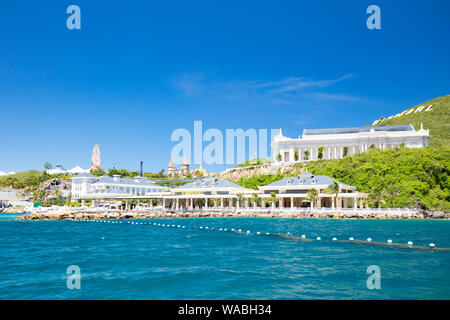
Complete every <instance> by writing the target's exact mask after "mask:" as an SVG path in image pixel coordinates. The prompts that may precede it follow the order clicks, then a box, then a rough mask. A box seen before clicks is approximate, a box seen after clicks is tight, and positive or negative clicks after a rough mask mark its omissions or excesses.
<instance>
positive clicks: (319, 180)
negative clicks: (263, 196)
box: [264, 172, 347, 187]
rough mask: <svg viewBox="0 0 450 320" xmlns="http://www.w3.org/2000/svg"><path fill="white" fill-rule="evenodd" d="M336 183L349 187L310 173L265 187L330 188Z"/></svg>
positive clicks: (287, 178)
mask: <svg viewBox="0 0 450 320" xmlns="http://www.w3.org/2000/svg"><path fill="white" fill-rule="evenodd" d="M313 181H314V183H313ZM334 181H336V182H337V183H339V185H341V186H347V185H346V184H345V183H342V182H340V181H338V180H335V179H332V178H330V177H328V176H316V175H313V174H311V173H309V172H305V173H302V174H300V175H298V176H296V177H286V178H284V179H281V180H278V181H275V182H272V183H270V184H268V185H266V186H264V187H285V186H314V185H326V186H328V185H330V184H332V183H333V182H334Z"/></svg>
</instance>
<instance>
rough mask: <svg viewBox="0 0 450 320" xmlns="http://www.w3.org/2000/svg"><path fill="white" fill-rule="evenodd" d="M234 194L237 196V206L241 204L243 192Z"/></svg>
mask: <svg viewBox="0 0 450 320" xmlns="http://www.w3.org/2000/svg"><path fill="white" fill-rule="evenodd" d="M236 196H237V197H238V201H237V207H238V208H239V207H240V206H241V201H242V198H243V197H244V194H243V193H236Z"/></svg>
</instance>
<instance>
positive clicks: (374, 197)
mask: <svg viewBox="0 0 450 320" xmlns="http://www.w3.org/2000/svg"><path fill="white" fill-rule="evenodd" d="M370 198H371V201H370V202H371V204H374V205H377V206H378V209H381V205H382V204H384V203H385V201H384V194H383V192H382V191H381V189H379V188H375V187H374V188H372V190H370Z"/></svg>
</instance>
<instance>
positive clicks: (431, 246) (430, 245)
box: [428, 243, 436, 248]
mask: <svg viewBox="0 0 450 320" xmlns="http://www.w3.org/2000/svg"><path fill="white" fill-rule="evenodd" d="M428 246H429V247H430V248H434V247H436V246H435V245H434V243H430V244H429V245H428Z"/></svg>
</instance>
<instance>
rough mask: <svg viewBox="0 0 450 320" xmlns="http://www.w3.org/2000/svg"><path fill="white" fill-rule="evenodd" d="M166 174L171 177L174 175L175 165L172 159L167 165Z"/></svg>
mask: <svg viewBox="0 0 450 320" xmlns="http://www.w3.org/2000/svg"><path fill="white" fill-rule="evenodd" d="M167 173H168V174H171V175H175V164H174V163H173V159H172V158H170V162H169V165H168V166H167Z"/></svg>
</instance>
